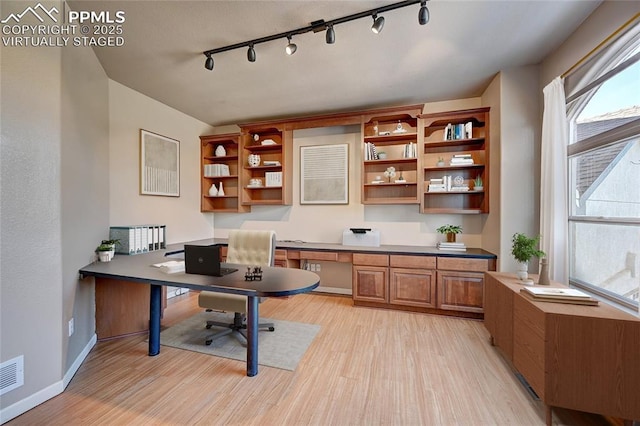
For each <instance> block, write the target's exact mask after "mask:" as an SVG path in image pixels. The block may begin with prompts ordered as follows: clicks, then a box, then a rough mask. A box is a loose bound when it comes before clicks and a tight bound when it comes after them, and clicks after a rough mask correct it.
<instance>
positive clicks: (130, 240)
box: [109, 225, 167, 254]
mask: <svg viewBox="0 0 640 426" xmlns="http://www.w3.org/2000/svg"><path fill="white" fill-rule="evenodd" d="M166 229H167V226H166V225H140V226H112V227H111V228H109V239H110V240H118V243H117V244H116V253H118V254H140V253H148V252H150V251H154V250H161V249H164V248H166V247H167V234H166Z"/></svg>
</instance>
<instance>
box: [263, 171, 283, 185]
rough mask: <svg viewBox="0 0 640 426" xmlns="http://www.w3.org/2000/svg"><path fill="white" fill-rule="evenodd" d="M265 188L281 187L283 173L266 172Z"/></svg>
mask: <svg viewBox="0 0 640 426" xmlns="http://www.w3.org/2000/svg"><path fill="white" fill-rule="evenodd" d="M264 179H265V186H267V187H280V186H282V172H266V173H265V174H264Z"/></svg>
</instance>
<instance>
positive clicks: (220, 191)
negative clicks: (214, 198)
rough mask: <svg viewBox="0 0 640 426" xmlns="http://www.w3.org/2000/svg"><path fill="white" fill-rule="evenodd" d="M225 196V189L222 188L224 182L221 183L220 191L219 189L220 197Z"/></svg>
mask: <svg viewBox="0 0 640 426" xmlns="http://www.w3.org/2000/svg"><path fill="white" fill-rule="evenodd" d="M223 196H224V188H223V187H222V182H220V189H218V197H223Z"/></svg>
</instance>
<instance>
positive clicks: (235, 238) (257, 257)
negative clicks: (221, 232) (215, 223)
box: [227, 229, 276, 266]
mask: <svg viewBox="0 0 640 426" xmlns="http://www.w3.org/2000/svg"><path fill="white" fill-rule="evenodd" d="M275 252H276V233H275V231H259V230H251V229H232V230H231V231H229V246H228V248H227V262H229V263H239V264H241V265H254V266H273V265H274V264H275Z"/></svg>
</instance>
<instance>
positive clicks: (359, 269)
mask: <svg viewBox="0 0 640 426" xmlns="http://www.w3.org/2000/svg"><path fill="white" fill-rule="evenodd" d="M388 271H389V268H386V267H379V266H358V265H354V266H353V280H352V282H353V299H354V300H359V301H363V302H381V303H388V301H389V291H388V290H389V285H388V283H389V272H388Z"/></svg>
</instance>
